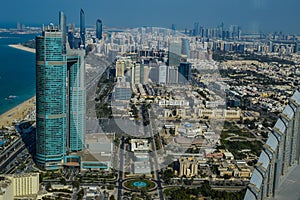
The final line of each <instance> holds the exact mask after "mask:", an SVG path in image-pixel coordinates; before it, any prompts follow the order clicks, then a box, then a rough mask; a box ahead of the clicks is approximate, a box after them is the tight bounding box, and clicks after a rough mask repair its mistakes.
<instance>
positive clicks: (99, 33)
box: [96, 19, 102, 40]
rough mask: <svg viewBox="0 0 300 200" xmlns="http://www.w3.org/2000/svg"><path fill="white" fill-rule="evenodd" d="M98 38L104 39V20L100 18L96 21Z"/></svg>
mask: <svg viewBox="0 0 300 200" xmlns="http://www.w3.org/2000/svg"><path fill="white" fill-rule="evenodd" d="M96 38H98V39H99V40H101V39H102V21H101V20H100V19H97V21H96Z"/></svg>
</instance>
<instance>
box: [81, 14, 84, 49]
mask: <svg viewBox="0 0 300 200" xmlns="http://www.w3.org/2000/svg"><path fill="white" fill-rule="evenodd" d="M80 37H81V41H82V45H83V48H85V14H84V11H83V9H81V10H80Z"/></svg>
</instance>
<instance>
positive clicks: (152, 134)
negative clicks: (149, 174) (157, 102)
mask: <svg viewBox="0 0 300 200" xmlns="http://www.w3.org/2000/svg"><path fill="white" fill-rule="evenodd" d="M149 111H150V112H149V115H150V117H149V118H150V129H151V130H152V131H151V130H150V137H151V138H153V140H152V142H151V144H152V150H153V161H154V169H153V171H154V174H155V176H156V180H157V190H158V194H159V199H160V200H164V195H163V188H162V181H161V179H160V175H159V171H160V168H159V167H158V161H157V158H158V157H157V151H156V145H155V139H154V134H155V133H157V130H156V127H155V121H154V118H153V117H152V116H154V113H153V111H152V109H149Z"/></svg>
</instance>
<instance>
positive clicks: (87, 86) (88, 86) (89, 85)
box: [85, 59, 109, 90]
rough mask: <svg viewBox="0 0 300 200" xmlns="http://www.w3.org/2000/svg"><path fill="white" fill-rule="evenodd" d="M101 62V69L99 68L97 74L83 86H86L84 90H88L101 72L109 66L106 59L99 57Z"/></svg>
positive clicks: (99, 76)
mask: <svg viewBox="0 0 300 200" xmlns="http://www.w3.org/2000/svg"><path fill="white" fill-rule="evenodd" d="M99 62H101V63H104V64H105V66H104V67H102V68H101V70H99V72H98V73H97V75H96V76H95V77H94V78H93V79H92V80H90V81H89V82H88V83H86V85H85V87H86V90H89V89H90V88H91V87H92V86H93V85H95V84H97V83H98V81H99V79H100V78H101V76H102V74H103V72H105V70H106V69H107V68H108V67H109V65H108V63H107V61H106V60H103V59H100V61H99Z"/></svg>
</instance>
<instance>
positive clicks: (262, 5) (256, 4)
mask: <svg viewBox="0 0 300 200" xmlns="http://www.w3.org/2000/svg"><path fill="white" fill-rule="evenodd" d="M80 8H83V9H84V11H85V15H86V24H87V25H94V24H95V22H96V20H97V19H98V18H99V19H101V20H102V21H103V23H104V25H105V26H108V27H139V26H158V27H166V28H170V27H171V24H175V25H176V26H177V29H184V28H188V29H192V28H193V24H194V22H199V24H200V25H202V26H204V27H216V26H218V25H220V24H221V23H222V22H223V23H224V24H225V26H229V25H231V24H236V25H240V26H241V27H242V29H243V30H245V31H248V32H256V33H258V32H260V31H263V32H274V31H277V32H279V31H283V32H284V33H291V34H300V25H299V20H298V19H300V12H298V10H299V8H300V1H298V0H285V1H282V0H246V1H242V0H185V1H183V0H163V1H161V0H152V1H146V0H127V1H124V0H101V1H100V0H63V1H62V0H51V1H50V0H48V1H42V2H41V1H38V0H26V1H21V0H10V1H6V2H5V3H3V5H2V7H1V12H0V26H2V25H3V24H7V23H10V24H14V23H17V22H18V21H19V22H21V23H24V24H34V25H41V24H47V23H50V22H57V21H58V12H59V11H63V12H64V13H65V14H66V15H67V22H68V23H72V22H74V23H75V24H76V25H77V26H78V23H79V11H80Z"/></svg>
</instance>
